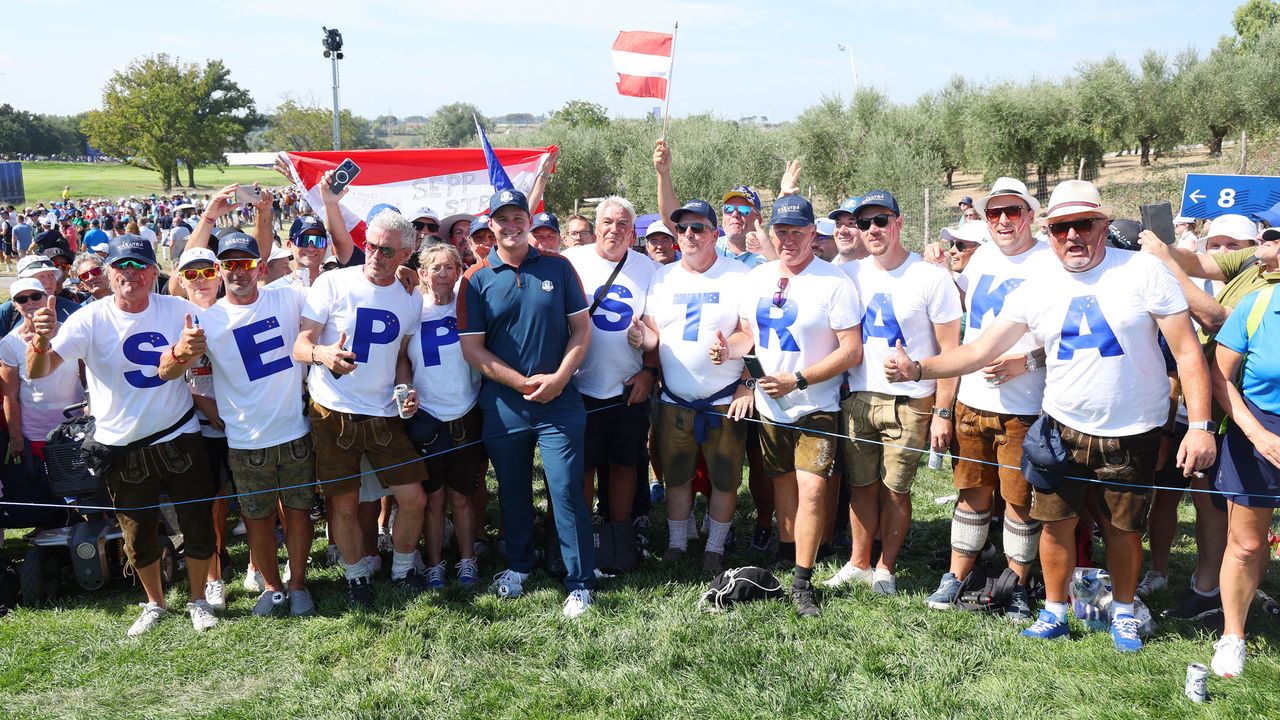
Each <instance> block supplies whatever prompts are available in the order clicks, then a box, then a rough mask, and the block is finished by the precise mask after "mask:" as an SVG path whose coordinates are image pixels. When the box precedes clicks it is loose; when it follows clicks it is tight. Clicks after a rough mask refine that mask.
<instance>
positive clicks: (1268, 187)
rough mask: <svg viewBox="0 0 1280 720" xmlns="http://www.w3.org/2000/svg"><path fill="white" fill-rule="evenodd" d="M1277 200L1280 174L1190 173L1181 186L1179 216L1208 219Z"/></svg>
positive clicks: (1250, 210)
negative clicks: (1180, 209)
mask: <svg viewBox="0 0 1280 720" xmlns="http://www.w3.org/2000/svg"><path fill="white" fill-rule="evenodd" d="M1276 203H1280V177H1272V176H1270V175H1201V174H1198V173H1190V174H1188V175H1187V181H1186V184H1185V185H1183V187H1182V211H1181V212H1180V213H1179V214H1180V215H1186V216H1187V217H1193V218H1204V219H1206V220H1207V219H1212V218H1216V217H1218V216H1219V215H1226V214H1228V213H1233V214H1236V215H1244V216H1246V217H1252V218H1253V219H1254V220H1257V217H1254V214H1255V213H1257V212H1259V211H1261V210H1267V209H1268V208H1271V207H1272V206H1274V205H1275V204H1276Z"/></svg>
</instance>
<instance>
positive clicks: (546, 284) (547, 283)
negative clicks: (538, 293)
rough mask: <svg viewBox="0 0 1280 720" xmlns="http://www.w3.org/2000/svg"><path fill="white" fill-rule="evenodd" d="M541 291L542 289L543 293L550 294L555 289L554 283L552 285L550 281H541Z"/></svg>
mask: <svg viewBox="0 0 1280 720" xmlns="http://www.w3.org/2000/svg"><path fill="white" fill-rule="evenodd" d="M542 289H543V291H545V292H551V291H552V290H555V289H556V284H555V283H553V282H551V281H550V280H543V281H542Z"/></svg>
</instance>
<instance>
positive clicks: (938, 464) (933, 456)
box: [929, 450, 942, 470]
mask: <svg viewBox="0 0 1280 720" xmlns="http://www.w3.org/2000/svg"><path fill="white" fill-rule="evenodd" d="M929 469H930V470H941V469H942V453H940V452H938V451H937V450H930V451H929Z"/></svg>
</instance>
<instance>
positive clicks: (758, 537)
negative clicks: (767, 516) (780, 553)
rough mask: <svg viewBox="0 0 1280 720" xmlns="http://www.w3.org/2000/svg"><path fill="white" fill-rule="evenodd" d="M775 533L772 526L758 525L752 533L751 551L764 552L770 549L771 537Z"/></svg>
mask: <svg viewBox="0 0 1280 720" xmlns="http://www.w3.org/2000/svg"><path fill="white" fill-rule="evenodd" d="M772 535H773V528H772V527H760V526H759V525H757V526H756V529H755V531H754V532H752V533H751V552H755V553H763V552H766V551H767V550H768V549H769V538H770V536H772Z"/></svg>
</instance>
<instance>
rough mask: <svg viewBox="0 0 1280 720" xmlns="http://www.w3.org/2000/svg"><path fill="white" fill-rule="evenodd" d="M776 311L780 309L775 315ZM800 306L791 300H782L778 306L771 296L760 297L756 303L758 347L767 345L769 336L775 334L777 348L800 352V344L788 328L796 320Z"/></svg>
mask: <svg viewBox="0 0 1280 720" xmlns="http://www.w3.org/2000/svg"><path fill="white" fill-rule="evenodd" d="M776 311H780V312H779V313H778V314H776V315H775V312H776ZM799 313H800V308H799V306H797V305H796V304H795V303H794V302H792V301H791V300H785V301H783V304H782V307H781V308H779V307H778V306H777V305H775V304H774V302H773V299H772V298H760V300H759V301H758V302H757V303H756V324H757V325H759V326H760V347H764V348H767V347H769V336H770V335H774V334H777V336H778V349H779V350H783V351H785V352H800V346H799V345H797V344H796V339H795V338H794V337H792V336H791V331H790V330H788V328H790V327H791V325H792V324H793V323H794V322H795V321H796V316H797V315H798V314H799Z"/></svg>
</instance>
